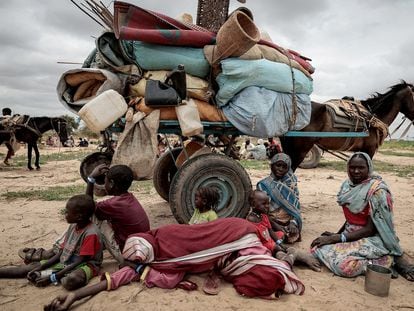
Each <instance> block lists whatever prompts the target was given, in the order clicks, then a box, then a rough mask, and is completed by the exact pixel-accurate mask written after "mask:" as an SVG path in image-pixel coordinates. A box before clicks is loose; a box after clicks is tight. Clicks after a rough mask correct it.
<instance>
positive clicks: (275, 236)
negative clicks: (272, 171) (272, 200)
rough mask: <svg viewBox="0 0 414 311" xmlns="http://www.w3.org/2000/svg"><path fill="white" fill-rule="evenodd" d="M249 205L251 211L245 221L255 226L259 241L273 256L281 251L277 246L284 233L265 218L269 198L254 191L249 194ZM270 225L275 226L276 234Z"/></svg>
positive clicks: (264, 193) (261, 192)
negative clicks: (277, 251)
mask: <svg viewBox="0 0 414 311" xmlns="http://www.w3.org/2000/svg"><path fill="white" fill-rule="evenodd" d="M249 204H250V207H251V211H250V213H249V214H248V215H247V217H246V219H247V220H248V221H250V222H252V223H254V224H255V225H256V227H257V235H258V237H259V238H260V241H261V242H262V243H263V245H264V246H265V247H266V248H268V249H269V250H270V251H271V252H272V254H273V255H275V251H276V250H281V247H277V245H280V244H281V243H282V241H283V237H284V232H283V231H282V230H281V228H278V225H277V224H272V222H271V221H270V220H269V217H268V216H267V215H268V213H269V197H268V196H267V194H266V192H263V191H260V190H254V191H252V192H251V193H250V196H249ZM272 225H273V226H275V228H274V229H276V232H274V231H273V228H272V227H273V226H272Z"/></svg>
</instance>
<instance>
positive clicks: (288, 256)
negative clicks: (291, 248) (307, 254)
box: [276, 251, 295, 267]
mask: <svg viewBox="0 0 414 311" xmlns="http://www.w3.org/2000/svg"><path fill="white" fill-rule="evenodd" d="M276 258H277V259H279V260H283V261H286V262H287V263H288V264H289V265H290V266H291V267H293V264H294V263H295V257H294V255H292V254H288V253H285V252H282V251H279V252H277V253H276Z"/></svg>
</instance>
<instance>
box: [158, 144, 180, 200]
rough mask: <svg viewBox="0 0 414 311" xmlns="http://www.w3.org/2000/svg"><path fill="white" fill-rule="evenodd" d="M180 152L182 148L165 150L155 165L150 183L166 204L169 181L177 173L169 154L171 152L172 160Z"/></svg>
mask: <svg viewBox="0 0 414 311" xmlns="http://www.w3.org/2000/svg"><path fill="white" fill-rule="evenodd" d="M182 150H183V148H181V147H180V148H174V149H172V150H171V151H169V150H168V149H167V150H166V151H165V152H164V153H163V154H162V155H161V156H160V157H159V159H158V160H157V162H156V163H155V167H154V174H153V177H152V182H153V184H154V188H155V190H156V191H157V192H158V194H159V195H160V196H161V197H162V198H163V199H164V200H165V201H167V202H169V193H170V186H171V181H172V179H173V177H174V175H175V173H177V167H176V166H175V161H174V160H173V158H172V157H171V154H170V152H172V154H173V156H174V159H177V157H178V155H179V154H180V152H181V151H182Z"/></svg>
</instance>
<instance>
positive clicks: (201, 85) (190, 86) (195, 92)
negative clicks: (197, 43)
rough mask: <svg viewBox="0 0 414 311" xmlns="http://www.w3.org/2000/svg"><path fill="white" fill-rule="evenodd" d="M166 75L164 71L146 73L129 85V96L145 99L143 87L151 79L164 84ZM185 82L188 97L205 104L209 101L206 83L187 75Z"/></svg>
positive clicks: (209, 95) (166, 72)
mask: <svg viewBox="0 0 414 311" xmlns="http://www.w3.org/2000/svg"><path fill="white" fill-rule="evenodd" d="M168 73H169V71H166V70H158V71H147V72H146V73H145V74H144V75H143V77H142V79H141V80H139V82H138V83H136V84H133V85H130V87H129V95H130V96H133V97H145V86H146V84H147V81H148V80H149V79H151V80H158V81H162V82H164V81H165V78H166V76H167V74H168ZM186 80H187V95H188V97H190V98H197V99H199V100H203V101H205V102H208V101H209V100H210V97H211V94H210V92H208V82H207V81H205V80H203V79H201V78H198V77H194V76H192V75H189V74H186Z"/></svg>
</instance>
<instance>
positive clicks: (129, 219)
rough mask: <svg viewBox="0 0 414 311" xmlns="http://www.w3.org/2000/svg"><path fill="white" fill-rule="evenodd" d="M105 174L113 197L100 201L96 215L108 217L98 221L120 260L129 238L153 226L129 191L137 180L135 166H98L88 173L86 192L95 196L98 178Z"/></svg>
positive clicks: (111, 251) (107, 185) (106, 186)
mask: <svg viewBox="0 0 414 311" xmlns="http://www.w3.org/2000/svg"><path fill="white" fill-rule="evenodd" d="M100 176H105V190H106V193H107V194H108V195H112V196H113V197H112V198H110V199H107V200H104V201H101V202H98V203H96V209H95V216H96V218H98V220H102V221H103V220H106V221H107V222H108V224H109V225H110V226H108V225H106V224H105V223H101V224H98V227H99V228H100V229H101V232H102V234H103V239H104V245H105V247H106V249H108V251H109V252H110V253H111V254H112V256H114V258H115V259H116V260H117V261H118V262H119V263H122V262H123V258H122V256H121V252H120V249H123V248H124V245H125V240H126V239H127V237H128V236H129V235H131V234H133V233H140V232H146V231H148V230H150V224H149V219H148V216H147V214H146V213H145V211H144V209H143V208H142V206H141V204H140V203H139V202H138V200H137V199H136V198H135V196H134V195H133V194H132V193H130V192H128V189H129V187H130V186H131V184H132V181H133V173H132V170H131V169H130V168H129V167H128V166H126V165H114V166H112V167H111V168H109V167H108V166H107V165H106V164H101V165H98V166H97V167H95V169H94V170H93V171H92V173H91V174H90V176H88V178H87V179H88V185H87V187H86V194H87V195H90V196H91V197H92V198H93V187H94V184H95V182H96V178H98V177H100Z"/></svg>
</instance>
